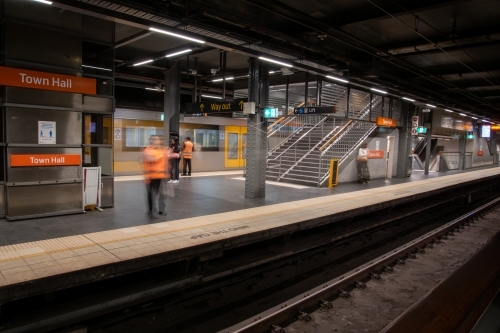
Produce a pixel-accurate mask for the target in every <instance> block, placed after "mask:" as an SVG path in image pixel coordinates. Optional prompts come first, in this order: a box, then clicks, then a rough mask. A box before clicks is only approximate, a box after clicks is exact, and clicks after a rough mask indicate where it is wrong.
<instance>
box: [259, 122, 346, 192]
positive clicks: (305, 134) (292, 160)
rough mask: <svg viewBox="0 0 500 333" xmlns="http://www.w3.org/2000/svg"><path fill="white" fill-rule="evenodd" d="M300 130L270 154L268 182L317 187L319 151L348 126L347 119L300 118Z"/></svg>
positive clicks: (270, 151) (267, 172) (267, 171)
mask: <svg viewBox="0 0 500 333" xmlns="http://www.w3.org/2000/svg"><path fill="white" fill-rule="evenodd" d="M294 118H303V120H304V121H298V119H295V123H296V124H297V125H298V124H299V123H300V125H301V126H297V127H295V128H296V129H297V130H296V131H294V132H293V133H292V134H290V135H289V136H288V137H287V138H285V139H284V140H283V141H282V142H281V143H280V145H277V146H275V147H274V148H272V149H270V150H269V153H268V157H267V170H266V179H268V180H275V181H285V182H291V183H298V184H305V185H310V186H311V185H312V186H317V183H318V161H319V156H320V154H321V152H320V151H319V147H321V146H322V145H324V144H325V143H326V142H328V141H329V140H330V139H331V138H332V137H333V136H334V135H335V134H336V133H337V132H338V131H339V130H340V129H342V128H343V127H344V126H345V125H346V124H347V123H348V120H346V119H336V118H328V117H315V118H316V120H317V122H314V121H311V120H313V119H312V117H311V116H301V117H294Z"/></svg>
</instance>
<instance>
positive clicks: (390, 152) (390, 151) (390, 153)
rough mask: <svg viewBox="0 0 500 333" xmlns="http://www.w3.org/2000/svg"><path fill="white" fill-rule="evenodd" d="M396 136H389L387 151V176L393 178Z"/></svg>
mask: <svg viewBox="0 0 500 333" xmlns="http://www.w3.org/2000/svg"><path fill="white" fill-rule="evenodd" d="M393 151H394V137H393V136H388V137H387V151H386V155H385V156H386V167H385V170H386V171H385V178H386V179H390V178H392V162H393V160H394V154H393Z"/></svg>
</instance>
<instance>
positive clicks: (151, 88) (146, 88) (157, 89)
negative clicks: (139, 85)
mask: <svg viewBox="0 0 500 333" xmlns="http://www.w3.org/2000/svg"><path fill="white" fill-rule="evenodd" d="M145 89H146V90H154V91H158V92H164V91H165V90H163V89H161V90H158V89H156V88H145Z"/></svg>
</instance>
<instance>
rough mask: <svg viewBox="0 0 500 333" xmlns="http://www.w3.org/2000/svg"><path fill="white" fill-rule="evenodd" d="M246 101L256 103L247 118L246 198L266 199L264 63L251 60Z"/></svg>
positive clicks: (266, 71)
mask: <svg viewBox="0 0 500 333" xmlns="http://www.w3.org/2000/svg"><path fill="white" fill-rule="evenodd" d="M248 62H249V69H248V101H249V102H255V105H256V107H255V109H256V110H255V111H256V112H255V114H251V115H248V122H247V126H248V128H247V132H248V136H247V156H246V170H245V173H246V177H245V198H264V197H265V196H266V152H267V123H266V121H265V119H264V118H263V116H262V109H263V108H264V107H266V106H267V104H268V101H269V68H268V66H267V64H266V63H265V62H260V61H259V60H258V59H255V58H250V59H249V60H248Z"/></svg>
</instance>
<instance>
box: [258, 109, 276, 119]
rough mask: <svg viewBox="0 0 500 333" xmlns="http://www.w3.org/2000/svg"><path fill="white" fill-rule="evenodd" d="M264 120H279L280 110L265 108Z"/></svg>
mask: <svg viewBox="0 0 500 333" xmlns="http://www.w3.org/2000/svg"><path fill="white" fill-rule="evenodd" d="M262 113H263V115H264V118H278V108H264V111H263V112H262Z"/></svg>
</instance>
